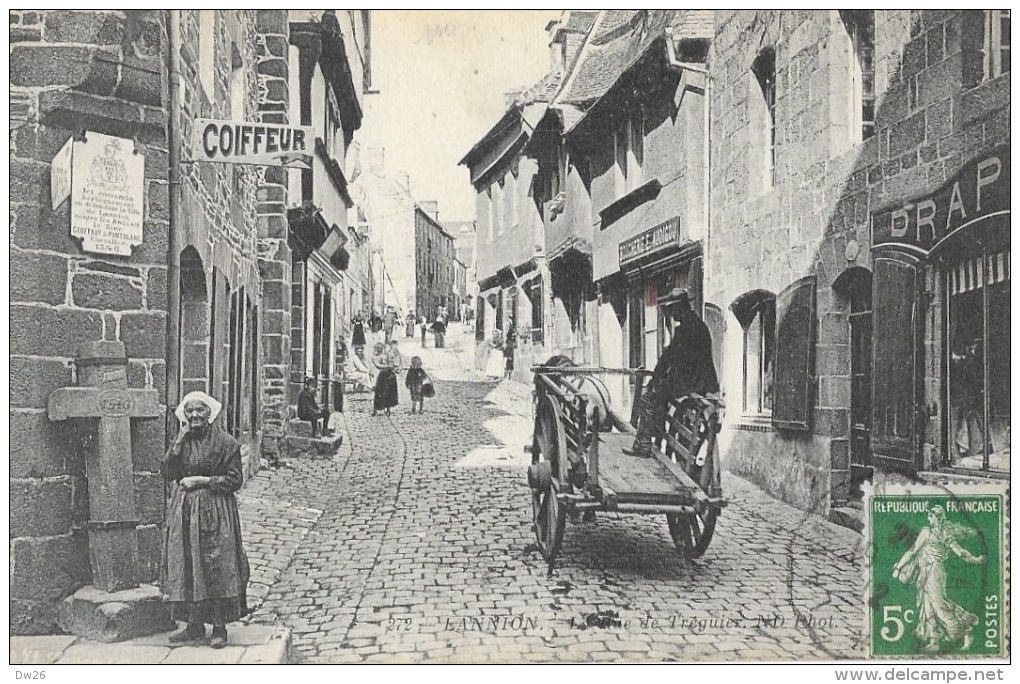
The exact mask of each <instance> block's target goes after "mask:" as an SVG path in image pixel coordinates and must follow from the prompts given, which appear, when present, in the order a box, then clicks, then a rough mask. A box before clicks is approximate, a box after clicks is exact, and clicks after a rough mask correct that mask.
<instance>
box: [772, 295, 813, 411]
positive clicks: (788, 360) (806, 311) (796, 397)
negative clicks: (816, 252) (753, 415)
mask: <svg viewBox="0 0 1020 684" xmlns="http://www.w3.org/2000/svg"><path fill="white" fill-rule="evenodd" d="M775 307H776V363H775V384H774V388H773V391H772V394H773V399H774V400H773V404H774V407H773V410H772V424H773V425H775V426H776V427H780V428H786V429H790V430H807V429H809V428H810V427H811V389H812V384H813V380H812V370H813V367H812V364H813V361H814V330H815V276H813V275H812V276H807V277H805V278H801V279H800V280H798V281H796V282H795V283H793V284H791V285H790V286H789V287H788V288H786V289H785V290H783V292H782V293H780V295H779V297H777V298H776V304H775Z"/></svg>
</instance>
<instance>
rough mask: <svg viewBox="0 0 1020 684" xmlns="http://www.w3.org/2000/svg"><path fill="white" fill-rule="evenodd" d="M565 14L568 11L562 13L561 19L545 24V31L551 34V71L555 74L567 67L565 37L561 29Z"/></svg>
mask: <svg viewBox="0 0 1020 684" xmlns="http://www.w3.org/2000/svg"><path fill="white" fill-rule="evenodd" d="M565 15H566V11H564V12H563V14H561V15H560V18H559V19H556V20H555V21H550V22H549V23H548V24H546V25H545V32H546V33H547V34H549V71H550V73H554V74H562V73H563V72H564V71H566V69H567V65H566V60H565V54H564V48H565V44H564V37H563V32H562V31H561V29H562V28H563V19H564V18H565Z"/></svg>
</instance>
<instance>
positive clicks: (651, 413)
mask: <svg viewBox="0 0 1020 684" xmlns="http://www.w3.org/2000/svg"><path fill="white" fill-rule="evenodd" d="M658 305H659V306H660V307H662V309H663V313H664V314H665V317H666V321H667V323H666V325H672V331H671V332H672V334H671V336H670V342H669V346H668V347H666V349H665V350H663V352H662V356H660V357H659V362H658V363H657V364H656V366H655V371H654V374H653V375H652V379H651V380H649V381H648V386H647V388H645V392H644V394H643V395H642V397H641V413H640V416H639V417H638V424H637V436H636V437H635V438H634V446H633V453H634V454H635V455H637V456H649V455H651V449H652V445H653V443H654V441H655V440H656V439H657V438H658V437H659V436H660V434H661V433H662V430H663V425H664V424H665V421H666V411H667V410H668V408H669V402H670V401H671V400H673V399H679V398H680V397H684V396H687V395H690V394H700V395H702V396H704V395H709V394H718V392H719V379H718V378H717V377H716V374H715V364H714V363H713V361H712V337H711V335H709V332H708V326H706V325H705V324H704V322H702V320H701V318H699V317H698V315H697V314H696V313H694V311H692V310H691V304H690V299H689V297H688V295H687V291H686V290H684V289H682V288H679V287H675V288H673V289H672V290H671V291H670V292H669V294H667V295H665V296H663V297H660V298H659V300H658Z"/></svg>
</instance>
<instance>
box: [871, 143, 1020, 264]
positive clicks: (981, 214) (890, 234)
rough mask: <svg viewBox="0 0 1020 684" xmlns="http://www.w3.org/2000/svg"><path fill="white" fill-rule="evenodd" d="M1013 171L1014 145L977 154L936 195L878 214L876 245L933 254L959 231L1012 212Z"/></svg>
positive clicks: (873, 227) (873, 237) (873, 235)
mask: <svg viewBox="0 0 1020 684" xmlns="http://www.w3.org/2000/svg"><path fill="white" fill-rule="evenodd" d="M1009 171H1010V163H1009V145H1002V146H999V147H996V148H995V149H993V150H992V151H991V152H989V153H986V154H983V155H981V156H979V157H977V158H975V159H974V160H972V161H970V162H969V163H967V164H966V165H965V166H964V167H963V168H962V169H960V171H959V173H957V174H956V175H955V176H953V177H952V178H951V179H950V180H949V181H948V182H947V183H946V184H945V185H943V186H942V187H940V188H939V189H938V190H936V191H935V192H934V193H932V194H930V195H926V196H923V197H919V198H917V199H914V200H913V201H911V202H907V203H905V204H903V205H902V206H899V207H896V208H893V209H890V210H887V211H882V212H878V213H876V214H875V215H874V216H873V218H872V224H871V231H872V232H871V244H872V246H873V247H879V246H886V247H888V246H898V247H902V248H905V249H908V250H911V251H915V252H921V253H924V254H928V253H929V252H931V251H932V250H933V249H935V248H936V247H938V245H939V244H940V243H942V242H944V241H945V240H946V239H947V238H949V237H950V236H952V235H954V234H956V233H958V232H959V231H961V230H964V229H966V228H968V227H970V226H973V225H975V224H977V223H978V222H980V221H983V220H985V219H988V218H990V217H992V216H997V215H1003V214H1008V213H1009V211H1010V209H1009V204H1010V202H1009Z"/></svg>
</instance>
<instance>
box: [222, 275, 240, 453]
mask: <svg viewBox="0 0 1020 684" xmlns="http://www.w3.org/2000/svg"><path fill="white" fill-rule="evenodd" d="M243 297H244V292H243V288H242V289H239V290H234V292H232V293H231V294H230V318H229V325H230V329H229V331H228V334H227V339H228V340H229V342H228V344H229V345H230V347H229V350H228V355H227V392H226V396H225V399H226V401H225V402H224V403H225V404H226V406H225V407H224V408H225V413H226V414H227V432H228V433H230V434H231V435H233V436H234V437H238V436H239V435H240V434H241V424H240V423H241V421H240V418H241V415H242V413H241V397H242V388H241V385H242V381H243V378H244V375H243V370H242V365H243V363H244V353H243V352H244V347H243V344H242V341H243V340H244V316H243V313H242V312H241V300H242V298H243Z"/></svg>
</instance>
